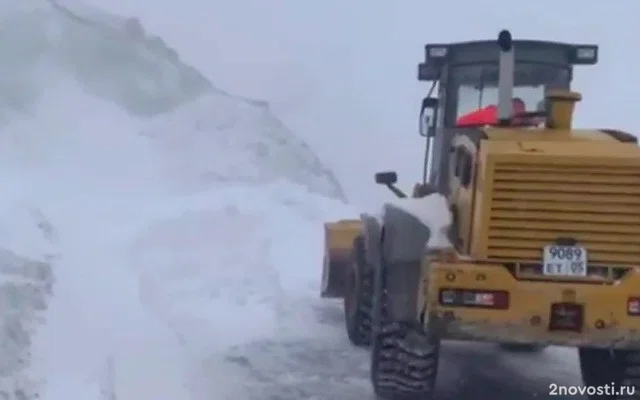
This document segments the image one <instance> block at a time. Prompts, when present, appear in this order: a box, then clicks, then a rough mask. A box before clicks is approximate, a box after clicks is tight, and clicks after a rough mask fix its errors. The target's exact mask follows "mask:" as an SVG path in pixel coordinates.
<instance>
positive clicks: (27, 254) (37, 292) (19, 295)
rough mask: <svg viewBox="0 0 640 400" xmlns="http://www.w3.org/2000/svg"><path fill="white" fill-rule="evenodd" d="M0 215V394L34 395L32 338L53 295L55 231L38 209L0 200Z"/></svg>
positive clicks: (37, 378) (37, 386) (37, 383)
mask: <svg viewBox="0 0 640 400" xmlns="http://www.w3.org/2000/svg"><path fill="white" fill-rule="evenodd" d="M0 209H1V210H2V213H1V215H0V243H3V247H2V248H0V315H2V318H1V319H0V333H1V334H0V354H1V356H0V397H1V398H3V399H31V398H35V397H36V395H37V393H38V391H39V389H40V388H41V387H42V384H43V382H42V380H41V378H42V377H41V376H40V375H38V374H34V373H33V369H32V367H33V365H34V364H37V363H38V362H41V361H42V360H37V359H36V360H34V357H33V353H32V346H31V344H32V341H33V339H34V336H35V334H36V331H37V330H38V329H39V328H41V326H42V324H43V321H44V317H45V310H46V309H47V302H48V299H49V297H50V295H51V294H52V286H53V283H54V282H53V264H54V262H55V261H56V258H57V255H56V254H55V249H54V246H55V243H54V242H55V231H54V230H53V227H52V226H51V224H50V222H49V221H48V220H47V218H46V217H45V216H44V215H42V213H40V212H39V211H38V210H37V209H33V208H31V207H28V206H26V205H24V204H22V203H21V202H13V201H12V202H10V203H7V201H6V198H5V200H3V204H2V207H1V208H0Z"/></svg>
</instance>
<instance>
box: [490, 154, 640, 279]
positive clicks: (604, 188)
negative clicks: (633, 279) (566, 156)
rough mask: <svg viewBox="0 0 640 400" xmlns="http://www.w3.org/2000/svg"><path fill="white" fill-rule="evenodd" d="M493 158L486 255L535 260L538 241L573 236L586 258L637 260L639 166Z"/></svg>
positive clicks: (538, 254)
mask: <svg viewBox="0 0 640 400" xmlns="http://www.w3.org/2000/svg"><path fill="white" fill-rule="evenodd" d="M553 164H554V165H536V164H531V163H517V162H500V161H497V162H496V163H495V164H494V181H493V184H492V186H493V187H492V195H491V204H490V215H489V220H490V221H489V232H488V233H489V237H488V242H487V257H488V258H489V259H509V260H514V261H517V260H539V259H540V258H541V256H542V248H543V247H544V246H545V245H547V244H550V243H553V242H554V241H555V240H556V239H557V238H560V237H571V238H574V239H576V240H578V242H579V243H580V244H581V245H582V246H585V247H586V248H587V250H588V251H589V263H590V264H600V265H610V266H613V265H637V264H638V262H639V261H640V167H638V166H628V165H627V166H620V165H600V166H589V167H581V166H576V165H570V164H566V165H563V164H562V163H557V162H554V163H553Z"/></svg>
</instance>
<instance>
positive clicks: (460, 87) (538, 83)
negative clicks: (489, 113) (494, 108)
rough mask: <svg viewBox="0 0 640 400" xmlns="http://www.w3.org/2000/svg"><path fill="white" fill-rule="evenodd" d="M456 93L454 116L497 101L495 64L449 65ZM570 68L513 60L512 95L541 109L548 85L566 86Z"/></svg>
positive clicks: (528, 109)
mask: <svg viewBox="0 0 640 400" xmlns="http://www.w3.org/2000/svg"><path fill="white" fill-rule="evenodd" d="M452 72H453V76H452V78H453V81H454V84H455V87H456V92H457V93H456V94H457V107H456V108H457V110H456V118H459V117H461V116H462V115H465V114H467V113H470V112H473V111H475V110H477V109H479V108H483V107H486V106H488V105H497V103H498V65H497V64H476V65H462V66H456V67H454V68H453V69H452ZM568 87H569V71H568V69H566V68H561V67H557V66H555V65H549V64H538V63H516V68H515V76H514V88H513V97H517V98H519V99H521V100H522V101H523V102H524V104H525V107H526V111H541V110H542V109H543V107H544V94H545V92H546V90H547V89H550V88H568Z"/></svg>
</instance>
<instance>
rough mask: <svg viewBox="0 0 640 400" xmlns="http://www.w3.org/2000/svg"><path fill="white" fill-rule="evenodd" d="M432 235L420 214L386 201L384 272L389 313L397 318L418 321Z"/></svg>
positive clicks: (393, 317) (383, 239)
mask: <svg viewBox="0 0 640 400" xmlns="http://www.w3.org/2000/svg"><path fill="white" fill-rule="evenodd" d="M430 237H431V230H430V228H429V227H428V226H427V225H425V224H424V223H423V222H422V221H421V220H420V219H418V218H417V217H416V216H414V215H412V214H410V213H408V212H407V211H405V210H403V209H401V208H399V207H397V206H395V205H393V204H385V206H384V217H383V233H382V257H381V260H382V261H381V265H380V274H381V275H384V282H385V283H384V285H385V288H386V290H387V296H386V299H387V305H386V306H387V312H388V315H389V317H390V318H391V319H392V320H393V321H407V322H409V321H415V320H416V317H417V299H418V287H419V283H420V270H421V268H420V266H421V262H422V258H423V256H424V254H425V250H426V245H427V242H428V241H429V238H430ZM379 280H380V279H376V281H379ZM376 283H378V282H376ZM376 288H378V285H376Z"/></svg>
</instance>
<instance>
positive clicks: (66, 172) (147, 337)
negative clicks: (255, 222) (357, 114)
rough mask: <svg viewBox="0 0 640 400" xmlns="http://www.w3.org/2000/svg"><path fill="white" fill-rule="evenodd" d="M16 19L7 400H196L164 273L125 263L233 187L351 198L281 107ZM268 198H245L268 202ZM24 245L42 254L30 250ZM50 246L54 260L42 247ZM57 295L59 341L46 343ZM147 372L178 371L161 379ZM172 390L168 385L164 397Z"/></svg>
mask: <svg viewBox="0 0 640 400" xmlns="http://www.w3.org/2000/svg"><path fill="white" fill-rule="evenodd" d="M6 4H9V3H6ZM6 4H5V3H0V16H1V17H2V18H3V19H4V21H5V22H6V23H5V24H4V25H3V28H4V30H3V33H5V36H4V37H3V38H4V39H5V40H4V41H3V43H2V46H0V53H1V54H2V55H3V59H5V60H10V62H6V63H3V66H2V68H3V71H2V72H3V74H2V79H1V82H0V100H1V101H0V125H1V126H2V134H1V140H0V145H1V147H0V155H1V157H0V171H1V172H0V174H1V176H2V178H3V183H5V192H4V199H3V202H2V204H1V205H2V210H6V211H7V216H8V217H10V218H9V219H7V220H3V225H2V229H1V231H2V232H6V234H3V235H1V236H0V239H2V242H1V244H2V246H3V247H4V248H5V249H6V251H4V252H2V253H1V254H0V255H4V256H3V257H2V260H0V261H1V262H0V274H1V275H2V286H1V287H0V298H1V299H2V301H0V307H2V316H3V318H2V321H1V322H0V323H1V324H2V330H0V338H1V339H0V342H1V343H2V350H3V351H2V354H3V358H2V362H3V363H2V364H1V366H2V368H0V390H1V391H2V392H0V393H2V394H3V395H4V394H6V395H7V396H8V398H9V399H12V400H13V399H21V400H24V399H32V398H36V397H40V398H42V397H43V396H44V395H43V392H42V391H41V389H42V388H43V386H42V385H41V383H42V381H44V379H43V378H45V377H46V378H47V379H46V380H47V381H48V382H47V383H48V384H47V386H46V395H47V396H48V398H52V399H56V398H70V397H77V396H79V397H82V398H87V399H91V398H98V396H99V395H100V393H99V392H100V391H101V390H102V391H105V390H106V391H107V392H108V391H109V390H110V388H113V387H114V385H116V384H117V385H116V386H118V387H119V390H120V391H121V392H120V393H119V396H121V398H124V399H126V398H132V399H133V398H137V399H139V398H154V399H158V400H161V399H163V398H171V399H175V398H180V397H185V398H188V395H186V394H185V393H184V392H185V389H184V385H186V383H184V382H183V381H182V369H181V365H182V361H183V360H182V359H181V358H182V357H183V356H184V354H183V353H184V351H183V350H182V349H181V346H180V344H179V343H178V342H177V341H176V338H175V335H174V332H173V331H172V330H170V329H168V328H167V327H166V325H165V321H166V320H165V317H166V315H165V314H162V313H160V312H159V311H158V312H157V313H156V314H157V315H156V314H153V313H149V310H148V307H152V306H151V305H149V304H145V303H142V302H141V300H140V293H139V292H140V290H139V288H138V273H139V272H140V271H142V270H144V271H148V269H146V268H143V267H144V266H140V265H135V266H134V265H132V264H133V263H132V262H129V261H128V260H129V255H128V253H127V250H125V249H128V248H129V247H130V246H131V243H132V242H135V241H136V237H137V236H136V233H135V232H138V231H144V229H145V227H147V226H148V228H149V229H150V231H152V230H153V227H155V226H162V223H160V222H154V221H155V220H156V219H160V220H162V219H167V218H169V219H170V217H168V216H167V215H165V214H164V212H169V213H177V214H178V215H179V214H180V213H182V212H183V211H185V210H189V208H190V207H191V206H192V205H191V204H190V203H189V201H187V200H185V198H183V197H182V196H187V195H188V193H192V192H193V191H194V190H195V189H197V191H202V192H204V193H207V195H208V197H207V200H206V203H215V202H214V200H215V199H216V198H217V196H219V193H220V192H221V190H222V189H221V188H222V187H223V186H225V185H222V184H221V183H222V182H221V181H223V180H227V181H229V178H228V177H226V175H229V174H230V173H231V172H232V171H233V172H234V175H233V176H232V178H234V181H235V182H236V183H237V182H238V181H242V182H244V183H245V184H248V183H250V184H254V185H255V184H260V185H262V184H264V181H266V180H272V181H279V180H283V181H295V182H297V183H299V184H303V185H305V186H307V187H308V188H309V190H315V191H318V192H322V193H325V194H327V195H332V196H340V195H341V190H340V188H339V185H338V184H337V182H336V181H335V179H334V178H333V177H332V175H331V173H330V171H327V170H326V169H324V168H323V167H322V166H321V165H320V163H319V162H318V160H317V158H316V157H315V156H314V155H313V153H312V152H311V150H310V149H308V148H306V147H305V146H304V144H303V143H302V142H300V141H298V140H296V139H295V137H293V135H292V134H291V133H290V132H287V131H286V130H284V128H283V127H282V126H281V124H280V123H279V122H278V121H277V120H276V119H275V118H274V117H273V116H271V115H270V113H269V111H268V109H267V108H266V105H265V104H256V103H251V102H247V101H246V100H244V99H241V98H234V97H233V96H231V95H229V94H225V93H222V92H220V91H216V90H215V88H214V87H213V86H212V85H209V84H206V82H205V81H203V77H202V76H201V75H199V74H197V71H195V70H194V69H193V68H191V67H189V66H188V65H185V64H183V63H180V62H176V60H175V59H173V58H171V57H172V55H171V52H170V51H166V50H167V49H164V48H162V47H159V48H158V47H149V46H148V44H149V43H148V42H147V41H146V38H137V39H135V40H134V39H132V38H129V37H127V36H123V35H122V34H120V33H119V32H117V31H115V32H114V31H112V30H109V28H108V27H105V26H103V25H101V24H100V21H96V20H92V24H86V23H84V22H83V23H81V24H80V23H79V22H78V21H77V20H76V19H73V18H70V17H69V15H67V14H63V13H60V11H59V10H56V9H53V8H51V7H44V6H43V4H45V3H38V5H37V6H36V4H35V3H30V4H28V5H26V6H24V7H22V6H21V7H13V5H15V3H11V5H12V9H11V10H9V9H8V8H7V9H2V8H1V7H3V6H5V5H6ZM23 5H24V4H23ZM14 8H15V9H14ZM107 25H108V24H107ZM94 28H95V29H94ZM92 29H94V31H92ZM105 32H107V34H106V36H105ZM112 33H113V34H112ZM16 43H20V45H17V44H16ZM105 56H107V58H104V57H105ZM100 57H103V58H100ZM107 61H108V62H110V64H108V63H107ZM149 77H151V78H153V79H148V78H149ZM194 80H200V82H201V83H202V87H200V86H197V85H192V83H193V82H194ZM203 87H204V89H203ZM196 98H197V99H198V100H197V102H196V103H193V102H194V101H195V100H196ZM193 104H195V105H193ZM181 107H182V108H181ZM189 107H190V108H189ZM168 113H173V114H168ZM209 113H210V114H209ZM243 114H245V117H243ZM141 116H144V117H145V120H141V119H140V117H141ZM180 139H183V140H180ZM189 141H192V142H191V143H189ZM176 143H180V144H183V145H184V146H185V147H184V148H183V149H180V148H179V147H178V146H176ZM185 143H186V144H185ZM274 143H275V146H273V144H274ZM205 146H209V152H207V151H206V150H205V149H204V147H205ZM172 148H173V150H174V151H173V152H171V149H172ZM196 149H198V150H199V152H198V153H195V150H196ZM208 154H210V155H211V156H210V157H208V156H207V155H208ZM194 161H195V162H194ZM190 162H194V163H192V164H190ZM283 162H284V163H285V164H284V165H281V164H280V163H283ZM242 170H244V171H242ZM220 171H225V172H226V174H223V173H221V172H220ZM227 183H229V182H227ZM210 190H212V191H213V194H212V192H210ZM256 190H257V191H256V192H246V193H244V194H245V195H249V196H250V197H251V198H253V199H259V198H261V197H262V195H261V193H262V192H261V191H260V189H259V188H258V189H256ZM290 190H291V189H288V188H287V187H283V188H282V191H283V192H285V193H286V192H288V191H290ZM165 200H166V202H167V203H165V202H164V201H165ZM300 201H304V202H306V200H300ZM153 204H160V205H163V207H167V208H166V209H163V208H160V210H158V209H154V208H153V207H151V206H150V205H153ZM166 204H169V205H166ZM266 204H268V202H265V205H266ZM266 207H268V206H266ZM167 209H168V210H170V211H166V210H167ZM16 210H17V211H16ZM40 210H42V211H40ZM29 213H35V214H34V215H35V217H33V216H31V215H29ZM219 214H220V212H219V211H216V210H214V211H212V215H213V217H211V218H208V217H206V218H204V220H209V221H212V222H215V221H216V220H218V219H220V218H221V217H215V216H216V215H219ZM24 215H26V217H24ZM251 215H253V214H251ZM44 216H46V217H44ZM245 220H246V218H242V217H241V216H239V217H238V218H237V224H238V226H241V224H242V223H243V221H245ZM43 221H44V222H43ZM222 221H223V223H224V224H225V225H228V227H229V228H230V229H233V226H234V224H235V223H236V222H234V221H236V219H234V218H232V217H230V218H228V219H226V220H222ZM50 225H51V226H54V227H55V229H50V228H49V226H50ZM238 229H239V228H238ZM256 229H258V228H256ZM52 231H55V232H56V233H57V234H58V235H57V237H56V242H55V243H54V242H52V240H53V239H52V238H51V237H50V236H47V235H49V234H50V232H52ZM177 231H178V232H177V233H176V235H177V236H179V235H181V234H183V233H184V234H187V233H188V232H180V228H177ZM23 233H24V234H25V235H26V238H27V239H28V241H26V242H25V243H26V244H27V245H29V246H30V247H24V246H22V247H19V245H23V244H25V243H22V242H17V239H19V238H20V237H21V236H20V235H21V234H23ZM97 233H99V234H97ZM256 240H257V239H256ZM41 242H42V243H44V244H47V245H48V246H49V247H48V248H47V250H46V251H43V250H41V249H40V248H34V247H33V246H35V245H37V244H39V243H41ZM225 246H227V244H225ZM222 250H224V248H219V249H218V251H219V252H222ZM10 251H11V252H10ZM14 253H15V255H14ZM136 254H137V255H136V257H139V256H140V254H139V253H136ZM53 262H55V266H54V265H52V263H53ZM130 266H131V267H132V268H128V267H130ZM137 268H142V269H141V270H138V269H137ZM152 275H153V274H152ZM53 276H55V285H53V281H54V279H53ZM194 279H200V278H199V277H194ZM52 285H53V288H52ZM143 287H145V286H144V285H143ZM157 290H159V289H156V291H157ZM51 291H52V292H53V294H54V296H53V299H52V300H51V301H50V302H49V305H48V306H49V310H48V312H47V318H46V320H47V329H46V330H40V331H39V333H38V334H37V335H35V336H34V334H35V328H36V325H37V323H38V321H40V322H41V320H42V317H43V315H42V311H43V310H44V306H45V304H46V303H47V298H46V297H47V294H48V293H49V292H51ZM5 298H6V299H7V300H6V301H5ZM162 304H163V303H160V305H162ZM152 309H153V308H152ZM154 310H155V309H154ZM5 317H6V318H5ZM166 318H169V317H166ZM143 344H144V346H143ZM32 353H33V356H32ZM136 360H137V361H136ZM141 360H144V363H146V364H153V365H156V366H163V365H166V366H174V367H175V368H169V367H167V370H164V371H162V370H160V369H154V370H152V371H149V370H148V369H147V370H145V369H144V368H142V367H143V366H145V367H148V366H147V365H141V364H140V363H141V362H143V361H141ZM192 361H193V360H192ZM144 371H146V372H147V373H148V375H146V374H144V375H139V374H134V372H136V373H142V372H144ZM154 374H156V375H154ZM159 376H163V377H164V379H163V378H160V380H161V381H163V382H164V383H165V385H162V386H159V385H155V386H154V385H151V384H150V382H151V381H152V380H153V381H154V383H155V382H157V380H158V379H159V378H158V377H159ZM185 380H188V379H187V378H185ZM116 381H118V382H116ZM56 396H57V397H56ZM162 396H166V397H162Z"/></svg>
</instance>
